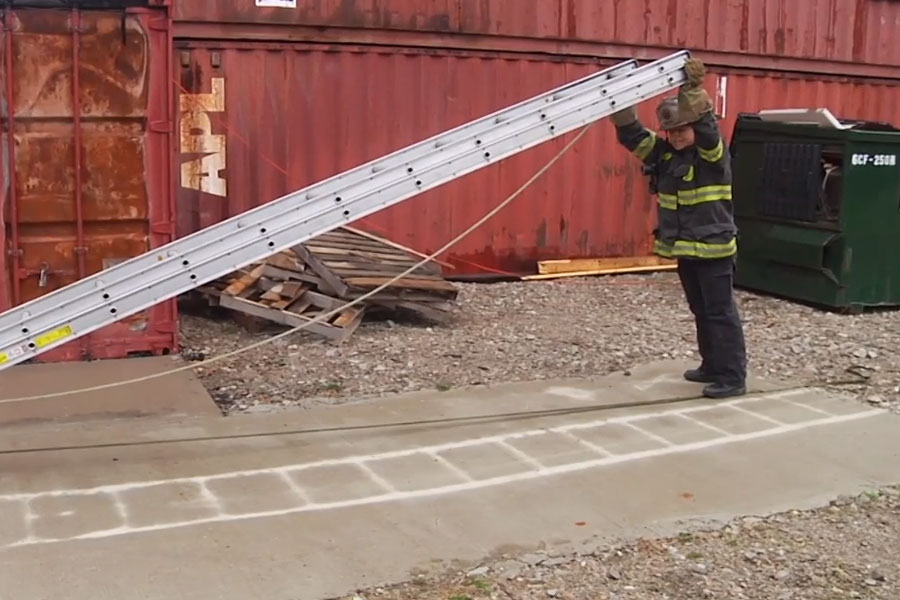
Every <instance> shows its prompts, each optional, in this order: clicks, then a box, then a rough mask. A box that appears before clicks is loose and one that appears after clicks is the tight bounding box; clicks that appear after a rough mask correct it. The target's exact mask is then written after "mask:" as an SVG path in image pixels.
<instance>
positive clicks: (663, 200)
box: [659, 194, 678, 210]
mask: <svg viewBox="0 0 900 600" xmlns="http://www.w3.org/2000/svg"><path fill="white" fill-rule="evenodd" d="M659 205H660V206H661V207H663V208H666V209H668V210H678V196H676V195H675V194H660V195H659Z"/></svg>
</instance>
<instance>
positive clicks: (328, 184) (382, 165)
mask: <svg viewBox="0 0 900 600" xmlns="http://www.w3.org/2000/svg"><path fill="white" fill-rule="evenodd" d="M636 68H637V61H636V60H630V61H625V62H623V63H620V64H617V65H614V66H612V67H609V68H607V69H604V70H602V71H599V72H597V73H593V74H590V75H588V76H586V77H583V78H582V79H580V80H577V81H575V82H571V83H567V84H565V85H563V86H561V87H560V88H557V89H555V90H550V91H549V92H544V93H542V94H540V95H538V96H536V97H535V98H532V99H528V100H524V101H522V102H519V103H518V104H516V105H513V106H511V107H506V108H503V109H500V110H498V111H496V112H494V113H492V114H490V115H487V116H486V117H481V118H479V119H477V120H475V121H472V122H470V123H468V124H463V125H460V126H458V127H456V128H454V129H452V130H449V131H446V132H441V133H439V134H437V135H435V136H433V137H431V138H429V139H427V140H424V141H422V142H418V143H416V144H414V145H412V146H409V147H407V148H404V149H401V150H398V151H395V152H393V153H392V154H389V155H387V156H384V157H379V158H377V159H375V160H373V161H370V162H369V163H366V164H363V165H361V166H360V167H356V168H354V169H352V170H351V171H349V172H345V173H339V174H337V175H334V176H332V177H330V178H328V179H325V180H323V181H321V182H319V183H317V184H314V185H313V186H310V187H308V188H304V189H303V190H299V191H295V192H291V193H289V194H286V195H284V196H282V197H281V198H278V199H275V200H273V201H271V202H269V203H267V204H265V205H263V206H260V207H256V208H255V209H252V210H250V211H247V212H244V213H242V214H239V215H236V216H234V217H231V218H229V219H226V220H223V221H221V222H220V223H218V224H217V225H216V226H213V227H210V228H207V229H205V230H202V231H199V232H195V233H193V234H191V235H189V236H185V237H183V238H180V239H178V240H175V241H174V242H172V243H170V244H167V245H165V246H162V247H160V248H157V249H154V250H152V251H150V252H148V253H145V254H144V255H140V256H137V257H134V258H131V259H129V260H127V261H123V262H122V263H120V264H118V265H116V266H115V267H113V268H110V269H107V270H105V271H102V272H101V273H97V274H95V276H99V275H102V276H103V277H104V279H105V280H106V281H108V282H109V283H108V285H111V284H113V283H116V282H118V281H120V280H122V279H129V278H131V277H134V276H140V275H143V274H144V273H143V272H136V273H135V272H130V271H128V269H129V267H131V266H133V265H134V264H135V263H136V262H137V261H140V260H145V257H146V256H147V254H150V253H152V252H154V251H160V250H164V249H168V248H171V247H172V246H175V245H188V244H191V245H193V246H195V248H194V249H195V250H196V249H199V248H201V247H203V246H207V245H210V244H216V243H217V242H218V241H219V239H218V238H216V237H215V235H216V231H214V229H215V228H217V227H221V226H225V225H228V224H240V223H244V225H243V226H244V227H249V226H248V225H247V224H246V221H247V220H248V219H254V218H255V221H256V222H254V223H253V224H252V225H256V224H258V223H261V222H263V221H265V220H268V219H270V218H273V217H275V216H277V215H274V214H272V215H270V214H266V213H268V212H272V211H279V214H285V213H289V212H290V211H291V210H293V209H295V208H296V207H294V206H293V205H289V204H288V203H290V202H307V201H312V200H315V198H314V197H312V195H311V193H310V190H312V189H313V188H315V192H316V194H317V196H326V195H331V194H340V193H342V192H343V191H344V190H345V189H347V188H348V187H350V186H353V185H356V184H358V183H360V182H364V181H365V179H366V178H369V179H371V175H372V174H377V173H381V172H383V171H387V170H388V169H391V168H394V167H396V166H399V165H403V164H406V163H407V162H408V161H409V160H410V159H411V158H412V157H415V156H417V155H418V153H419V152H420V151H422V150H434V149H437V148H438V147H440V148H446V147H447V146H449V145H451V144H456V143H459V142H461V141H465V140H467V139H474V138H475V137H477V136H480V135H483V134H484V133H485V132H489V131H490V130H491V129H493V128H496V127H497V125H498V124H500V123H507V122H510V121H512V120H513V119H515V118H520V117H521V116H522V115H519V114H517V113H520V112H521V111H522V110H523V109H525V110H527V111H528V112H529V113H534V112H535V111H538V110H541V109H542V108H541V106H539V103H541V102H543V103H551V102H559V101H561V100H565V99H566V98H567V97H569V96H570V95H572V94H574V93H577V92H578V90H579V88H582V87H584V86H586V85H590V84H592V83H596V82H599V81H609V80H610V79H614V78H616V77H619V76H621V75H624V74H626V73H627V72H628V71H630V70H633V69H636ZM460 136H465V137H464V138H462V139H459V138H460ZM304 192H305V195H306V197H305V198H304V197H303V196H304ZM206 238H208V239H206ZM179 258H180V256H179V255H172V256H166V257H165V260H178V259H179ZM182 266H186V265H182ZM116 277H118V279H116ZM88 279H90V278H84V279H82V280H80V281H78V282H74V283H73V284H72V286H76V285H78V284H80V283H87V280H88ZM72 286H67V287H65V288H61V289H59V290H55V291H53V292H51V293H49V294H45V295H44V296H41V297H39V298H36V299H34V300H31V301H29V302H27V303H23V304H21V305H19V306H17V307H14V309H11V310H10V311H7V312H6V313H3V314H0V336H2V335H4V334H5V333H7V329H8V328H10V327H17V326H18V325H19V322H20V321H19V320H16V319H15V318H14V317H15V315H13V314H12V311H13V310H18V309H22V310H23V311H29V309H31V308H32V306H33V305H35V304H39V303H43V302H44V301H45V300H50V299H53V298H55V297H57V296H58V295H59V294H61V293H63V292H69V291H71V290H72V289H73V288H72ZM82 287H87V286H85V285H82ZM94 291H95V290H94V289H90V290H85V292H86V293H93V292H94ZM34 316H36V315H34V314H29V317H28V318H33V317H34Z"/></svg>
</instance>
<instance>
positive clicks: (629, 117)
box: [609, 106, 637, 127]
mask: <svg viewBox="0 0 900 600" xmlns="http://www.w3.org/2000/svg"><path fill="white" fill-rule="evenodd" d="M609 118H610V119H612V122H613V124H614V125H615V126H616V127H624V126H626V125H631V124H632V123H634V122H635V121H637V111H636V110H635V109H634V107H633V106H629V107H628V108H623V109H622V110H620V111H618V112H614V113H613V114H612V115H610V117H609Z"/></svg>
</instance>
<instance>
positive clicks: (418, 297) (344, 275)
mask: <svg viewBox="0 0 900 600" xmlns="http://www.w3.org/2000/svg"><path fill="white" fill-rule="evenodd" d="M420 260H421V255H418V254H417V253H414V252H412V251H411V250H408V249H405V248H403V247H402V246H399V245H397V244H394V243H392V242H389V241H387V240H384V239H381V238H378V237H376V236H373V235H371V234H369V233H365V232H362V231H358V230H355V229H351V228H339V229H336V230H334V231H330V232H328V233H325V234H322V235H320V236H318V237H316V238H313V239H312V240H310V241H308V242H305V243H303V244H300V245H297V246H295V247H293V248H291V249H290V250H286V251H284V252H281V253H279V254H276V255H274V256H271V257H269V258H268V259H266V260H265V261H263V262H262V263H259V264H255V265H250V266H248V267H247V268H246V269H243V270H242V271H239V272H237V273H232V274H231V275H230V276H228V277H226V278H224V279H221V280H219V281H216V282H214V283H212V284H210V285H208V286H205V287H203V288H200V290H199V291H200V292H201V293H202V294H204V295H205V296H206V297H207V298H208V299H209V301H210V303H212V304H214V305H219V306H222V307H224V308H227V309H230V310H232V311H235V312H236V313H239V314H242V315H246V316H250V317H252V318H257V319H264V320H267V321H271V322H274V323H278V324H281V325H285V326H287V327H297V326H300V325H306V326H307V328H306V331H309V332H311V333H314V334H318V335H321V336H324V337H326V338H328V339H329V340H331V341H333V342H335V343H341V342H343V341H345V340H346V339H347V338H349V337H350V336H351V335H352V334H353V332H354V331H355V330H356V328H357V327H358V326H359V324H360V323H361V322H362V320H363V317H364V316H365V315H366V314H367V313H369V312H376V311H378V310H389V311H394V310H398V309H402V310H406V311H410V312H413V313H416V314H418V315H419V316H422V317H425V318H426V319H428V320H430V321H435V322H441V323H442V322H446V321H447V320H448V319H449V317H450V313H449V309H450V303H452V302H453V301H454V300H455V299H456V297H457V293H458V292H457V289H456V287H455V286H453V284H451V283H450V282H448V281H446V280H445V279H444V278H443V276H442V273H441V268H440V266H439V265H438V264H436V263H434V262H428V263H425V264H424V265H422V266H420V267H418V268H417V269H416V270H415V271H413V272H412V273H410V274H408V275H406V276H404V277H403V278H401V279H399V280H397V281H395V282H392V283H390V285H389V286H388V287H386V288H385V289H383V290H381V291H379V292H378V293H376V294H375V295H373V296H370V297H368V298H366V299H365V300H363V301H362V302H360V303H359V304H356V305H354V306H352V307H349V308H344V309H343V310H339V311H338V312H337V313H336V314H334V315H332V316H330V317H329V318H327V319H322V320H321V321H319V322H315V323H312V321H313V319H315V318H316V317H318V316H321V315H323V314H324V313H329V312H332V311H335V310H338V309H341V307H343V306H345V305H346V304H347V302H349V301H351V300H354V299H357V298H359V297H360V296H362V295H363V294H366V293H368V292H371V291H372V290H374V289H376V288H378V287H379V286H381V285H384V284H387V283H389V282H390V280H391V279H392V278H393V277H396V276H397V275H400V274H401V273H403V272H404V271H406V270H407V269H409V268H410V267H412V266H414V265H415V264H417V263H418V262H420Z"/></svg>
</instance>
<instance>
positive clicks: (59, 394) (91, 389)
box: [0, 123, 594, 404]
mask: <svg viewBox="0 0 900 600" xmlns="http://www.w3.org/2000/svg"><path fill="white" fill-rule="evenodd" d="M593 125H594V123H591V124H589V125H587V126H585V127H584V128H583V129H582V130H581V132H580V133H579V134H578V135H577V136H575V138H574V139H572V141H570V142H569V143H568V144H566V145H565V147H563V149H562V150H560V151H559V152H558V153H557V154H556V156H554V157H553V158H552V159H550V161H549V162H548V163H547V164H545V165H544V166H543V167H541V168H540V169H539V170H538V171H537V172H536V173H535V174H534V175H532V176H531V178H530V179H528V181H526V182H525V183H524V184H522V186H521V187H519V189H517V190H516V191H515V192H513V193H512V194H511V195H510V196H509V197H507V198H506V199H505V200H504V201H503V202H501V203H500V204H498V205H497V206H496V207H494V208H493V209H491V210H490V211H488V213H487V214H485V215H484V216H483V217H481V218H480V219H478V220H477V221H476V222H475V223H473V224H472V225H471V226H469V227H468V228H467V229H466V230H465V231H463V232H462V233H461V234H459V235H458V236H456V237H455V238H453V239H452V240H450V241H449V242H447V243H446V244H445V245H444V246H443V247H442V248H439V249H438V250H436V251H435V252H434V253H432V254H430V255H429V256H427V257H425V258H423V259H422V260H421V261H420V262H418V263H417V264H415V265H413V266H412V267H410V268H408V269H407V270H406V271H404V272H403V273H400V274H399V275H397V276H395V277H393V278H392V279H390V280H389V281H387V282H385V283H383V284H382V285H380V286H378V287H376V288H375V289H373V290H371V291H369V292H367V293H365V294H363V295H362V296H360V297H358V298H356V299H354V300H352V301H350V302H348V303H346V304H344V305H343V306H340V307H338V308H336V309H334V310H332V311H330V312H327V313H325V314H321V315H319V316H317V317H316V318H314V319H312V320H310V321H309V322H307V323H304V324H303V325H299V326H297V327H294V328H293V329H289V330H287V331H284V332H282V333H279V334H277V335H275V336H272V337H270V338H266V339H264V340H261V341H259V342H255V343H253V344H250V345H247V346H244V347H242V348H238V349H237V350H232V351H231V352H226V353H225V354H220V355H218V356H214V357H212V358H208V359H206V360H203V361H199V362H195V363H192V364H189V365H184V366H183V367H177V368H174V369H170V370H168V371H162V372H160V373H153V374H151V375H144V376H142V377H134V378H132V379H125V380H122V381H115V382H112V383H105V384H101V385H95V386H91V387H85V388H79V389H75V390H66V391H64V392H52V393H48V394H38V395H35V396H20V397H16V398H6V399H3V400H0V404H12V403H18V402H28V401H32V400H44V399H48V398H60V397H63V396H70V395H72V394H82V393H87V392H99V391H103V390H108V389H112V388H116V387H121V386H125V385H131V384H134V383H142V382H144V381H151V380H153V379H158V378H160V377H166V376H168V375H173V374H175V373H180V372H183V371H188V370H191V369H196V368H198V367H202V366H206V365H209V364H212V363H214V362H218V361H221V360H225V359H226V358H231V357H233V356H238V355H240V354H244V353H246V352H249V351H251V350H255V349H256V348H259V347H261V346H264V345H266V344H271V343H272V342H274V341H276V340H279V339H282V338H284V337H287V336H289V335H292V334H294V333H297V332H299V331H301V330H303V329H306V328H307V327H310V326H311V325H313V324H315V323H320V322H322V321H324V320H327V319H330V318H331V317H333V316H334V315H336V314H338V313H341V312H343V311H344V310H346V309H347V308H350V307H351V306H355V305H357V304H359V303H360V302H362V301H364V300H366V299H367V298H370V297H372V296H374V295H375V294H377V293H379V292H381V291H383V290H384V289H386V288H388V287H390V286H391V285H393V284H394V283H395V282H396V281H399V280H400V279H402V278H404V277H406V276H407V275H409V274H410V273H412V272H413V271H415V270H416V269H418V268H419V267H421V266H423V265H425V264H427V263H429V262H430V261H431V260H432V259H434V258H435V257H437V256H439V255H440V254H443V253H444V252H446V251H447V250H448V249H450V248H452V247H453V246H455V245H456V244H458V243H459V242H460V241H461V240H463V239H464V238H466V237H468V236H469V235H470V234H471V233H472V232H474V231H475V230H477V229H478V228H479V227H481V226H482V225H484V224H485V223H486V222H487V221H488V220H490V219H491V218H493V217H494V215H496V214H497V213H499V212H500V211H501V210H503V209H504V208H506V206H507V205H509V204H510V203H511V202H512V201H513V200H515V199H516V198H518V197H519V196H520V195H522V193H523V192H525V191H526V190H527V189H528V188H530V187H531V186H532V185H533V184H534V182H536V181H537V180H538V179H540V178H541V177H542V176H543V175H544V174H545V173H546V172H547V171H549V170H550V168H551V167H553V165H554V164H556V162H557V161H559V159H561V158H562V157H563V156H565V154H566V153H568V152H569V150H571V149H572V147H573V146H575V144H577V143H578V142H579V141H580V140H581V138H583V137H584V136H585V134H586V133H587V132H588V131H589V130H590V129H591V127H592V126H593Z"/></svg>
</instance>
